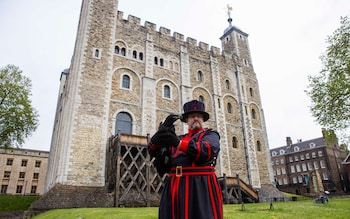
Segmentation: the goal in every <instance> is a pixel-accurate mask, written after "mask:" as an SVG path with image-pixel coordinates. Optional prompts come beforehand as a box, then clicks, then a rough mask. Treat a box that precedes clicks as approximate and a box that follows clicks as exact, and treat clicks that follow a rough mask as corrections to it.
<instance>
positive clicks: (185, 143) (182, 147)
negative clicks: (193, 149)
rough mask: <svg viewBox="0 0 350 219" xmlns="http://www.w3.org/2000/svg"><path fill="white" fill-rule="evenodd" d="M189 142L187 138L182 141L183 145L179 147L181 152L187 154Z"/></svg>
mask: <svg viewBox="0 0 350 219" xmlns="http://www.w3.org/2000/svg"><path fill="white" fill-rule="evenodd" d="M188 142H189V139H187V138H183V139H181V144H180V145H179V150H180V151H183V152H186V151H187V148H188Z"/></svg>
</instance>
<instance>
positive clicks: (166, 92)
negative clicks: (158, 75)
mask: <svg viewBox="0 0 350 219" xmlns="http://www.w3.org/2000/svg"><path fill="white" fill-rule="evenodd" d="M163 89H164V90H163V97H165V98H170V87H169V85H164V88H163Z"/></svg>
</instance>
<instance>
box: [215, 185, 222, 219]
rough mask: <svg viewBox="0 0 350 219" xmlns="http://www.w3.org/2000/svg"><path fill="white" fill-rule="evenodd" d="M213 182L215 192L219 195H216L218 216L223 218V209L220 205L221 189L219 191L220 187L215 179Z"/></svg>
mask: <svg viewBox="0 0 350 219" xmlns="http://www.w3.org/2000/svg"><path fill="white" fill-rule="evenodd" d="M214 184H215V188H216V194H218V195H219V197H218V202H219V203H218V205H219V207H220V209H219V210H220V217H221V218H223V209H222V206H223V199H222V191H221V187H220V185H219V184H218V182H217V181H216V180H214Z"/></svg>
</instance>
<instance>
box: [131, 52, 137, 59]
mask: <svg viewBox="0 0 350 219" xmlns="http://www.w3.org/2000/svg"><path fill="white" fill-rule="evenodd" d="M132 58H134V59H136V58H137V52H136V51H135V50H134V51H132Z"/></svg>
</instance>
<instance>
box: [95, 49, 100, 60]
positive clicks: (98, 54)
mask: <svg viewBox="0 0 350 219" xmlns="http://www.w3.org/2000/svg"><path fill="white" fill-rule="evenodd" d="M99 57H100V50H99V49H95V58H99Z"/></svg>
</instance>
